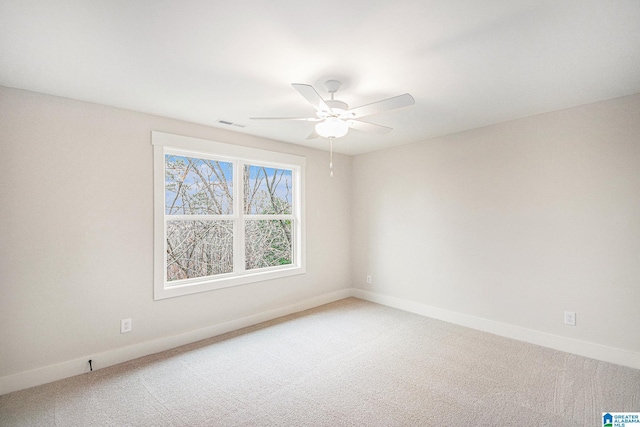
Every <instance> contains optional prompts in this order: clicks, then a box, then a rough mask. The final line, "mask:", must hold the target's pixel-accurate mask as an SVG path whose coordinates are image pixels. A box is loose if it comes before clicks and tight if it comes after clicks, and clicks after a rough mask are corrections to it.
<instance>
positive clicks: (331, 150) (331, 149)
mask: <svg viewBox="0 0 640 427" xmlns="http://www.w3.org/2000/svg"><path fill="white" fill-rule="evenodd" d="M329 176H330V177H331V178H333V137H331V138H329Z"/></svg>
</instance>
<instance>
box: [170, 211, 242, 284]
mask: <svg viewBox="0 0 640 427" xmlns="http://www.w3.org/2000/svg"><path fill="white" fill-rule="evenodd" d="M232 271H233V221H167V281H168V282H170V281H173V280H181V279H190V278H192V277H204V276H213V275H215V274H223V273H231V272H232Z"/></svg>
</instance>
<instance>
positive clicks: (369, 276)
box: [367, 275, 371, 284]
mask: <svg viewBox="0 0 640 427" xmlns="http://www.w3.org/2000/svg"><path fill="white" fill-rule="evenodd" d="M367 283H369V284H371V275H367Z"/></svg>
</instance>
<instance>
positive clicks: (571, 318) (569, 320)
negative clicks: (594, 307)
mask: <svg viewBox="0 0 640 427" xmlns="http://www.w3.org/2000/svg"><path fill="white" fill-rule="evenodd" d="M564 324H565V325H571V326H576V313H575V311H565V312H564Z"/></svg>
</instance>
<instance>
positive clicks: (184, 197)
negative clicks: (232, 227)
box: [164, 154, 233, 215]
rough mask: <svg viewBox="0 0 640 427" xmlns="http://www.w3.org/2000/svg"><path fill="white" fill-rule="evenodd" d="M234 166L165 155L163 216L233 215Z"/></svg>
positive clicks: (213, 161)
mask: <svg viewBox="0 0 640 427" xmlns="http://www.w3.org/2000/svg"><path fill="white" fill-rule="evenodd" d="M232 184H233V164H232V163H228V162H221V161H217V160H209V159H198V158H193V157H185V156H176V155H170V154H167V155H165V184H164V187H165V197H164V199H165V214H166V215H216V214H218V215H220V214H232V213H233V185H232Z"/></svg>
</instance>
